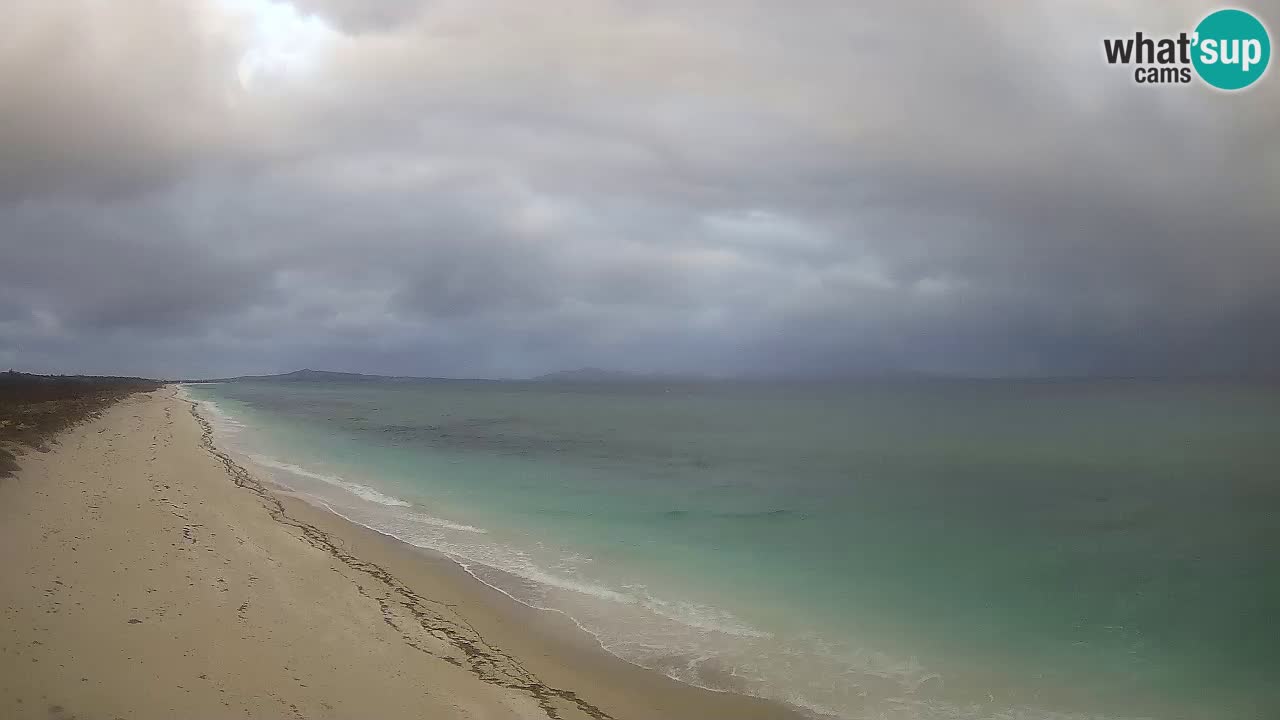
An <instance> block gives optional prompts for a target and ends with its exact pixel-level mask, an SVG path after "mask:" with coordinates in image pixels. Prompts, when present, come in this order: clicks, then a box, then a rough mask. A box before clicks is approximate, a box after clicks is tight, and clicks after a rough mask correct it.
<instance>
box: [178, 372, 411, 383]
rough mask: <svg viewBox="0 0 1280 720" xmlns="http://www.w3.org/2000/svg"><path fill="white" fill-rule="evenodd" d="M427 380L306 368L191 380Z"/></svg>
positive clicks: (198, 381) (194, 381) (208, 381)
mask: <svg viewBox="0 0 1280 720" xmlns="http://www.w3.org/2000/svg"><path fill="white" fill-rule="evenodd" d="M424 379H426V378H413V377H392V376H388V375H364V374H362V373H348V372H330V371H328V370H312V369H311V368H304V369H302V370H294V371H293V372H287V373H281V374H279V375H237V376H236V377H224V378H208V379H204V380H189V381H188V382H193V383H202V382H207V383H215V382H254V381H264V382H391V381H405V380H424Z"/></svg>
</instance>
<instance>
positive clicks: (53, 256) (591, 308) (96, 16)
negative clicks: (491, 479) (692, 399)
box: [0, 0, 1280, 377]
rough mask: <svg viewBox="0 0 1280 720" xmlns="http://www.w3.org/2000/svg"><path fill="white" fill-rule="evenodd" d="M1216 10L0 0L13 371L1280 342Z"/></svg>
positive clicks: (5, 293)
mask: <svg viewBox="0 0 1280 720" xmlns="http://www.w3.org/2000/svg"><path fill="white" fill-rule="evenodd" d="M1216 7H1217V5H1215V4H1202V3H1188V2H1169V1H1167V0H1158V1H1154V0H1153V1H1152V2H1132V3H1115V2H1107V1H1103V0H1096V1H1090V0H1078V1H1073V2H1061V1H1060V0H1053V1H1048V0H1046V1H1045V2H1032V1H1031V0H1028V1H1026V2H1016V3H1015V2H1005V1H996V0H992V1H991V2H985V3H961V2H924V1H921V2H888V1H884V2H865V3H863V2H856V1H854V0H807V1H806V0H799V1H798V2H778V1H777V0H707V1H706V2H696V3H694V2H679V1H677V0H538V2H529V1H528V0H421V1H416V0H293V2H292V3H289V2H275V3H273V2H268V1H267V0H191V1H190V2H178V1H177V0H130V1H129V2H110V1H108V0H99V1H92V0H56V1H51V0H0V10H3V12H2V13H0V15H2V16H3V21H2V22H0V250H3V253H2V256H0V367H15V368H18V369H24V370H30V371H41V372H89V373H124V374H143V375H152V376H164V377H175V376H187V377H190V376H208V375H228V374H239V373H257V372H277V371H285V370H291V369H295V368H298V367H303V366H307V367H312V368H324V369H333V370H347V371H358V372H374V373H390V374H413V375H442V376H454V377H510V376H528V375H532V374H537V373H541V372H546V371H550V370H558V369H564V368H572V367H579V366H586V365H592V366H600V367H606V368H616V369H626V370H635V371H658V372H702V373H714V374H724V375H733V374H761V373H767V374H775V373H788V374H789V373H802V374H823V375H828V374H844V373H854V374H858V373H867V372H883V371H897V370H904V371H913V372H939V373H959V374H981V375H1003V374H1019V375H1021V374H1148V373H1151V374H1165V373H1188V372H1191V373H1205V372H1212V373H1233V372H1250V373H1257V372H1275V371H1278V370H1280V77H1278V76H1277V74H1276V72H1277V71H1276V69H1275V68H1272V69H1271V70H1270V72H1269V73H1268V75H1267V76H1266V77H1264V78H1263V79H1262V80H1261V81H1260V82H1259V83H1258V84H1257V85H1255V86H1254V87H1253V88H1251V89H1249V90H1247V91H1244V92H1239V93H1233V94H1229V93H1222V92H1217V91H1213V90H1211V89H1209V88H1207V87H1205V86H1203V85H1201V84H1199V82H1198V81H1197V82H1195V83H1193V84H1191V85H1173V86H1165V87H1144V86H1139V85H1136V84H1135V83H1134V82H1133V76H1132V72H1131V70H1126V69H1124V68H1117V67H1111V66H1107V65H1106V64H1105V63H1104V61H1103V54H1102V38H1103V37H1118V36H1123V35H1126V34H1129V35H1131V34H1132V33H1133V32H1134V31H1135V30H1139V29H1142V30H1145V31H1146V32H1148V33H1171V34H1172V33H1177V32H1178V31H1181V30H1191V29H1192V28H1193V27H1194V26H1195V24H1196V22H1197V21H1198V20H1199V18H1201V17H1202V16H1203V15H1204V14H1206V13H1207V12H1208V11H1209V10H1212V9H1214V8H1216ZM1250 7H1252V9H1254V10H1255V11H1256V12H1257V13H1258V14H1259V15H1260V16H1261V17H1262V19H1263V20H1264V21H1270V22H1271V23H1272V27H1273V28H1275V27H1277V23H1280V2H1275V1H1274V0H1272V1H1270V2H1265V3H1252V4H1251V5H1250ZM1272 34H1273V41H1274V39H1275V38H1274V35H1275V31H1274V30H1273V33H1272ZM1273 64H1274V62H1273Z"/></svg>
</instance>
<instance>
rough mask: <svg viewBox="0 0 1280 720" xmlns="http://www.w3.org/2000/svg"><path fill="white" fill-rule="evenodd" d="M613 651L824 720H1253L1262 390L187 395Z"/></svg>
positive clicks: (309, 488) (1279, 595) (1268, 531)
mask: <svg viewBox="0 0 1280 720" xmlns="http://www.w3.org/2000/svg"><path fill="white" fill-rule="evenodd" d="M187 389H188V391H189V392H190V394H191V396H192V397H193V398H195V399H197V400H201V401H204V403H205V405H204V406H203V411H204V412H205V414H206V415H208V416H210V417H211V419H212V420H214V424H215V428H216V438H217V440H218V442H219V443H220V444H221V445H223V446H224V447H227V448H228V449H230V450H232V451H234V452H236V453H238V454H241V455H242V456H243V457H244V458H246V459H247V460H248V461H251V462H252V463H254V464H256V465H257V467H258V469H259V471H261V472H263V473H267V474H269V475H270V476H271V478H272V479H274V480H275V481H276V482H279V483H281V484H283V485H286V486H288V487H290V488H292V489H293V490H295V491H296V492H298V493H300V494H302V495H304V496H306V497H308V498H310V499H311V500H312V501H314V502H318V503H324V504H325V505H327V506H328V507H330V508H331V509H333V510H334V511H335V512H338V513H340V514H342V515H344V516H346V517H348V518H350V519H352V520H354V521H356V522H360V523H363V524H365V525H369V526H371V527H374V528H376V529H379V530H381V531H383V532H387V533H390V534H393V535H395V536H397V537H400V538H402V539H403V540H405V541H407V542H409V543H413V544H416V545H419V546H422V547H426V548H432V549H434V550H437V551H440V552H443V553H445V554H448V555H449V556H451V557H453V558H454V559H455V560H457V561H458V562H459V563H461V564H462V565H463V566H464V567H466V568H468V570H469V571H470V572H471V573H472V574H473V575H475V576H476V577H478V578H479V579H481V580H483V581H485V582H487V583H490V584H491V585H494V586H495V587H497V588H499V589H501V590H503V591H505V592H507V593H508V594H510V595H511V596H513V597H515V598H516V599H517V600H520V601H522V602H525V603H528V604H530V605H533V606H537V607H543V608H551V609H556V610H560V611H563V612H566V613H568V614H569V615H570V616H572V617H573V618H574V619H575V620H576V621H577V622H578V624H579V625H581V626H582V627H583V628H584V629H585V630H587V631H589V632H591V633H593V634H595V635H596V636H597V637H598V638H599V640H600V642H601V644H602V645H604V647H605V648H607V649H608V650H610V651H611V652H613V653H615V654H617V655H619V656H621V657H623V658H626V659H628V660H631V661H633V662H636V663H638V664H640V665H644V666H646V667H652V668H655V669H658V670H660V671H662V672H665V673H667V674H669V675H672V676H673V677H676V678H679V679H682V680H686V681H688V682H691V683H696V684H699V685H704V686H708V687H714V688H731V689H737V690H740V691H745V692H750V693H753V694H759V695H764V696H768V697H774V698H779V699H783V700H787V701H789V702H792V703H794V704H797V705H801V706H804V707H807V708H810V709H814V710H821V711H824V712H827V713H832V714H836V715H839V716H841V717H846V718H877V719H878V718H886V719H897V718H912V719H914V718H921V719H933V718H1002V719H1003V718H1026V719H1028V720H1030V719H1031V718H1037V719H1038V718H1056V717H1061V718H1095V717H1096V718H1138V717H1151V718H1162V719H1163V718H1168V719H1174V718H1196V719H1200V718H1204V719H1206V720H1209V719H1212V720H1233V719H1235V718H1240V719H1242V720H1243V719H1249V720H1253V719H1255V718H1258V719H1262V718H1278V717H1280V387H1277V386H1275V385H1270V386H1268V385H1250V384H1214V383H1176V382H1138V381H1114V382H1015V381H1001V382H996V381H990V382H978V381H974V382H969V381H945V382H944V381H933V382H902V383H866V384H817V383H813V384H751V383H706V384H671V385H663V384H601V385H578V384H547V383H514V382H503V383H498V382H463V381H422V382H403V383H350V384H347V383H343V384H337V383H321V382H307V383H268V382H257V383H232V384H219V385H190V386H187Z"/></svg>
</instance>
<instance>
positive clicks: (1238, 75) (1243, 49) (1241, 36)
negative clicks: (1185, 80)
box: [1191, 10, 1271, 90]
mask: <svg viewBox="0 0 1280 720" xmlns="http://www.w3.org/2000/svg"><path fill="white" fill-rule="evenodd" d="M1193 37H1194V38H1195V40H1193V43H1194V44H1195V48H1196V49H1195V51H1194V52H1193V53H1192V55H1191V60H1192V62H1193V63H1194V64H1195V66H1196V72H1197V73H1199V74H1200V79H1202V80H1204V81H1205V82H1207V83H1209V84H1210V85H1212V86H1214V87H1216V88H1218V89H1220V90H1240V89H1242V88H1247V87H1249V86H1250V85H1252V84H1253V83H1255V82H1256V81H1257V80H1258V78H1260V77H1262V74H1263V73H1265V72H1266V71H1267V63H1268V62H1269V61H1270V60H1271V38H1270V37H1268V36H1267V29H1266V28H1265V27H1263V25H1262V23H1261V22H1259V20H1258V18H1256V17H1254V16H1252V15H1250V14H1249V13H1247V12H1245V11H1243V10H1219V11H1217V12H1215V13H1212V14H1210V15H1209V16H1208V17H1206V18H1205V19H1203V20H1201V21H1200V24H1199V25H1197V26H1196V32H1195V35H1194V36H1193Z"/></svg>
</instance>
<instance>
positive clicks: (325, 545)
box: [172, 388, 617, 720]
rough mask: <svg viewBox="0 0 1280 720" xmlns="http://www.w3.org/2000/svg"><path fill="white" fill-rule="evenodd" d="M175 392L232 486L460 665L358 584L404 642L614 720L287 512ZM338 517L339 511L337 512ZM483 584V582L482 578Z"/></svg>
mask: <svg viewBox="0 0 1280 720" xmlns="http://www.w3.org/2000/svg"><path fill="white" fill-rule="evenodd" d="M180 395H181V393H180V388H179V389H175V391H174V393H173V395H172V398H173V399H175V400H179V401H181V402H184V403H186V404H187V405H188V406H189V407H190V411H191V417H192V418H194V419H195V421H196V423H197V424H198V425H199V426H200V429H201V438H200V445H201V447H202V448H204V450H205V451H206V452H208V453H209V454H210V455H212V456H213V457H214V458H216V459H217V460H218V461H219V462H221V463H222V465H223V468H224V469H225V470H226V473H227V476H228V478H230V480H231V482H232V483H233V484H235V485H236V487H239V488H242V489H245V490H248V491H249V492H251V493H253V494H254V495H256V496H257V497H258V499H259V501H260V502H261V503H262V505H263V507H264V508H265V509H266V510H267V513H268V515H270V516H271V518H272V519H273V520H275V521H276V522H278V523H280V524H282V525H286V526H288V527H292V528H294V529H296V530H298V531H299V532H301V539H302V540H304V541H305V542H306V543H308V544H309V545H311V546H312V547H315V548H316V549H318V550H323V551H324V552H326V553H328V554H329V555H331V556H332V557H333V558H335V559H336V560H339V561H340V562H342V563H343V564H344V565H346V566H347V567H349V568H351V569H352V570H354V571H356V572H360V573H364V574H365V575H368V576H370V577H372V578H374V579H376V580H378V581H380V582H382V583H383V584H385V585H386V586H387V587H388V588H390V589H391V591H392V592H393V593H395V594H396V595H398V596H399V598H398V601H397V602H396V604H397V605H398V606H399V607H400V609H402V610H404V611H406V612H408V613H409V614H410V615H411V616H413V618H414V619H416V620H417V622H418V623H419V624H420V625H421V628H422V630H424V631H426V632H427V633H429V634H430V635H432V636H434V637H436V638H439V639H441V640H444V641H446V642H447V643H449V644H450V645H452V646H453V647H455V648H457V649H458V650H459V651H460V652H461V653H462V655H463V657H464V658H465V661H466V663H465V665H464V664H463V663H462V662H459V661H458V660H457V659H455V658H452V657H448V656H441V655H438V654H436V653H433V652H431V651H430V650H428V649H427V648H425V647H422V646H421V645H419V644H417V643H415V642H414V641H413V640H412V638H410V637H409V635H408V634H407V633H406V632H405V631H404V630H403V629H402V628H401V626H400V625H398V624H397V622H396V620H397V619H396V617H395V615H394V613H392V612H391V604H390V603H388V602H387V600H385V599H383V598H375V597H372V596H371V595H369V594H368V593H366V592H365V590H364V588H362V587H358V589H359V591H360V594H362V595H364V596H365V597H369V598H370V599H372V600H374V601H376V602H377V603H378V605H379V607H380V608H381V610H382V619H383V621H384V622H385V623H386V624H387V625H389V626H390V627H391V628H392V629H394V630H395V631H396V632H398V633H400V634H401V636H402V637H403V638H404V640H405V642H406V643H408V644H409V646H410V647H413V648H414V649H416V650H419V651H421V652H423V653H425V654H427V655H431V656H432V657H435V658H438V659H440V660H443V661H445V662H449V663H451V664H453V665H455V666H457V667H460V668H463V669H466V670H469V671H470V672H471V673H472V674H473V675H475V676H476V677H477V678H479V679H480V680H481V681H482V682H485V683H488V684H490V685H495V686H498V687H502V688H506V689H510V690H517V691H520V692H524V693H526V694H528V695H529V696H530V697H532V698H533V699H534V701H535V702H536V703H537V705H538V707H539V708H541V709H542V711H543V712H544V713H545V714H546V716H547V717H548V718H550V720H559V718H560V715H559V712H558V711H557V709H556V707H555V705H554V704H553V702H554V701H556V700H559V701H563V702H567V703H570V704H572V705H574V706H575V707H577V709H578V710H580V711H581V712H583V713H584V714H586V715H587V716H589V717H591V718H594V719H595V720H617V719H616V718H614V717H613V716H612V715H610V714H608V713H606V712H605V711H604V710H602V709H600V708H599V707H596V706H595V705H593V704H591V703H589V702H587V701H586V700H583V699H582V698H580V697H578V694H577V693H575V692H574V691H572V690H565V689H562V688H557V687H552V686H550V685H548V684H546V683H544V682H543V681H542V680H540V679H539V678H538V677H537V676H536V675H535V674H534V673H533V672H531V671H530V670H529V669H528V668H526V667H525V666H524V665H523V664H522V663H520V661H519V660H517V659H515V658H514V657H512V656H511V655H509V654H507V653H506V652H504V651H502V650H501V649H500V648H498V647H495V646H494V645H492V644H490V643H489V642H488V641H487V640H486V639H485V638H484V636H482V635H481V634H480V633H479V632H478V631H477V630H476V629H475V627H474V626H472V625H471V623H469V622H468V621H467V620H466V618H463V617H461V616H458V615H457V614H456V613H455V612H454V611H453V609H452V608H451V607H449V606H448V605H445V604H443V603H440V602H437V601H435V600H432V599H431V598H428V597H424V596H422V595H420V594H418V593H417V592H415V591H414V590H413V589H412V588H410V587H409V586H408V585H405V584H404V583H403V582H402V581H400V579H399V578H397V577H396V576H394V575H392V574H391V572H389V571H388V570H387V569H386V568H383V567H382V566H381V565H378V564H376V563H373V562H369V561H367V560H362V559H360V558H358V557H356V556H354V555H352V554H351V553H349V552H347V551H346V550H345V549H343V547H342V544H341V543H340V542H338V541H335V539H334V538H333V537H332V536H330V535H329V533H327V532H325V531H323V530H320V529H319V528H317V527H315V526H314V525H311V524H309V523H306V522H303V521H301V520H298V519H297V518H294V517H291V516H290V515H289V514H288V512H287V511H286V510H285V507H284V504H283V503H281V502H280V500H279V498H277V497H275V496H274V495H273V494H272V493H271V491H270V490H269V489H268V488H267V487H266V486H265V485H263V484H262V483H261V482H260V481H258V480H257V479H256V478H254V477H253V475H252V474H251V473H250V472H249V471H248V470H246V469H245V468H244V467H242V466H241V465H240V464H239V463H237V462H236V461H235V460H233V459H232V458H231V457H230V456H229V455H227V454H226V453H224V452H222V451H221V450H219V449H218V447H217V446H216V445H215V444H214V442H213V426H212V425H211V424H210V423H209V422H208V421H207V420H206V419H205V418H204V417H203V416H201V415H200V413H199V411H198V409H197V405H198V403H197V402H196V401H194V400H189V399H187V398H185V397H181V396H180ZM335 515H336V513H335ZM338 517H341V516H340V515H339V516H338ZM468 574H470V573H468ZM473 577H474V576H473ZM477 579H478V578H477ZM485 584H486V585H487V583H485Z"/></svg>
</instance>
